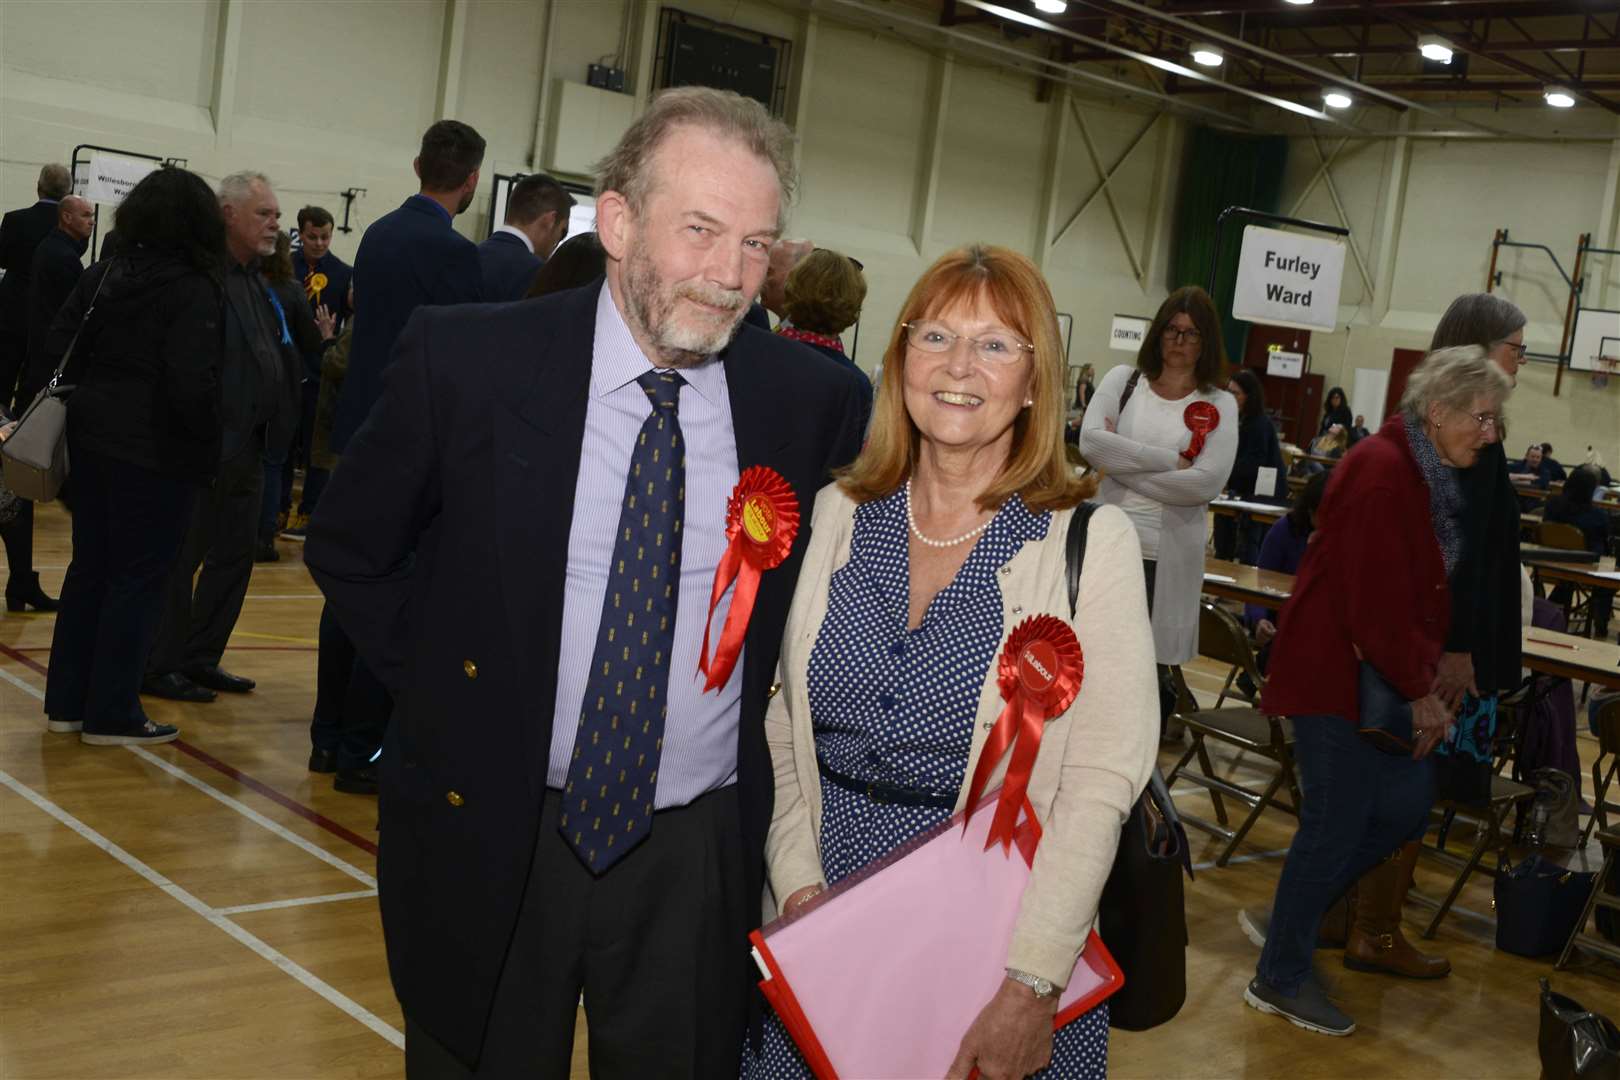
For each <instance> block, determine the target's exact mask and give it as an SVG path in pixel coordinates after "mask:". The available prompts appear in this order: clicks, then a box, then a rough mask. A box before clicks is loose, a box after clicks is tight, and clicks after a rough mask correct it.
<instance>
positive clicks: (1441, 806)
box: [1412, 775, 1536, 938]
mask: <svg viewBox="0 0 1620 1080" xmlns="http://www.w3.org/2000/svg"><path fill="white" fill-rule="evenodd" d="M1535 797H1536V789H1535V788H1533V787H1530V786H1528V785H1526V784H1521V783H1519V782H1518V781H1516V780H1509V779H1508V778H1507V777H1505V776H1495V775H1493V776H1492V777H1491V797H1490V801H1489V802H1487V803H1486V804H1485V805H1484V806H1473V805H1469V804H1466V803H1459V802H1453V801H1452V800H1450V799H1442V800H1441V801H1440V802H1438V803H1436V804H1435V809H1436V810H1438V811H1440V813H1441V820H1440V827H1439V828H1438V829H1437V830H1436V831H1435V838H1434V843H1433V844H1432V845H1431V844H1428V843H1425V844H1424V845H1423V854H1424V855H1425V856H1428V857H1429V858H1431V859H1434V860H1435V861H1436V862H1439V863H1440V864H1441V865H1443V866H1449V867H1452V868H1454V869H1456V870H1457V878H1456V880H1455V881H1453V882H1452V883H1451V891H1450V892H1448V893H1446V898H1445V899H1444V900H1442V901H1440V902H1439V903H1438V904H1437V905H1435V906H1436V908H1437V910H1436V911H1435V913H1434V918H1433V919H1432V920H1431V921H1430V923H1429V926H1428V929H1426V930H1424V931H1423V936H1424V937H1426V938H1432V937H1434V932H1435V931H1436V930H1438V929H1439V928H1440V923H1441V921H1442V920H1444V919H1445V917H1446V914H1447V913H1448V912H1449V911H1450V910H1451V905H1452V904H1454V903H1456V902H1457V897H1458V896H1460V895H1462V891H1463V886H1464V885H1466V884H1468V878H1469V877H1470V876H1471V875H1472V874H1473V873H1474V871H1476V870H1480V869H1484V871H1485V873H1488V874H1490V875H1491V876H1493V877H1495V876H1498V875H1500V874H1501V873H1502V872H1503V870H1504V869H1505V868H1506V865H1507V861H1508V855H1509V848H1510V846H1511V845H1512V843H1513V830H1512V829H1507V830H1506V831H1504V829H1503V826H1504V825H1506V823H1507V817H1508V815H1509V814H1510V813H1512V812H1513V809H1514V808H1515V807H1517V806H1519V805H1520V804H1521V803H1528V802H1530V801H1532V800H1533V799H1535ZM1458 818H1461V819H1462V820H1463V821H1466V822H1469V823H1471V824H1472V825H1473V826H1474V828H1475V830H1476V835H1475V839H1474V847H1473V850H1472V851H1470V852H1469V853H1468V856H1467V857H1466V858H1464V857H1463V856H1461V855H1458V854H1456V853H1455V852H1452V851H1448V850H1447V849H1446V838H1447V836H1448V835H1449V834H1450V832H1451V826H1452V824H1453V823H1454V822H1456V820H1457V819H1458ZM1492 853H1495V855H1496V869H1495V870H1492V869H1490V868H1488V867H1481V865H1480V864H1481V863H1482V862H1483V861H1484V859H1485V856H1487V855H1489V854H1492ZM1412 899H1414V900H1416V901H1418V902H1419V903H1423V904H1434V903H1435V901H1433V900H1431V899H1428V898H1426V897H1422V896H1419V895H1418V894H1417V893H1416V892H1414V893H1413V894H1412Z"/></svg>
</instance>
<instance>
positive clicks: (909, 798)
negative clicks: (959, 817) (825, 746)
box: [816, 757, 956, 810]
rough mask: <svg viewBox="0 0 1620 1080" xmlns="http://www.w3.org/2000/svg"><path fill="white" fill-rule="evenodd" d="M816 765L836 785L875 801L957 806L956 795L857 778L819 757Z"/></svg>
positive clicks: (940, 807)
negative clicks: (939, 793) (845, 773)
mask: <svg viewBox="0 0 1620 1080" xmlns="http://www.w3.org/2000/svg"><path fill="white" fill-rule="evenodd" d="M816 765H817V767H818V768H820V769H821V775H822V776H825V777H826V778H827V779H828V780H830V781H832V782H833V784H835V785H836V786H838V787H841V788H843V789H844V790H845V791H853V792H854V793H855V794H857V795H865V796H866V797H867V798H868V799H870V800H872V801H873V802H875V803H886V804H888V805H891V806H932V807H934V808H936V809H939V810H951V809H954V808H955V807H956V796H955V795H936V794H934V793H933V792H932V791H919V790H917V789H916V788H908V787H901V786H900V785H899V784H886V783H884V782H883V781H882V780H857V779H855V778H854V777H853V776H846V775H844V774H843V773H841V772H839V771H838V770H837V769H834V768H833V767H832V766H830V765H828V764H827V763H826V762H825V761H823V760H821V758H819V757H818V758H816Z"/></svg>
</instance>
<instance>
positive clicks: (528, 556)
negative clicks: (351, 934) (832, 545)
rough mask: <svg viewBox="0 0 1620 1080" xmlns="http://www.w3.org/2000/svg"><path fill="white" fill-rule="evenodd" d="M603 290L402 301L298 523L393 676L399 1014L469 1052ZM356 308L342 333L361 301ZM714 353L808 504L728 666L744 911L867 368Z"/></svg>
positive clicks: (547, 660) (369, 651) (522, 839)
mask: <svg viewBox="0 0 1620 1080" xmlns="http://www.w3.org/2000/svg"><path fill="white" fill-rule="evenodd" d="M357 280H359V281H360V282H361V283H362V285H363V283H364V281H365V277H364V273H363V271H362V273H361V275H360V276H359V277H358V279H357ZM603 288H606V286H605V285H603V284H601V283H600V282H598V283H597V284H595V285H590V286H586V287H585V288H581V289H573V290H569V291H566V292H560V293H555V294H553V295H550V296H545V297H541V298H539V299H535V300H526V301H523V302H520V303H516V304H485V305H463V306H457V307H439V308H428V309H424V310H422V311H419V312H417V314H416V315H415V316H414V317H413V318H412V319H411V322H410V324H409V325H408V326H407V327H406V328H405V332H404V334H403V335H402V336H401V337H400V339H399V347H398V349H397V350H396V351H395V356H394V361H393V364H392V366H391V367H390V368H389V371H388V376H387V379H386V384H385V390H384V393H383V396H382V398H381V400H380V401H378V403H377V407H376V409H375V410H373V411H372V413H371V417H370V419H369V420H367V421H366V423H365V425H364V426H363V427H362V428H361V429H360V431H359V433H358V434H357V435H355V437H354V438H353V440H352V441H351V442H350V443H349V446H348V449H347V450H346V451H345V452H344V455H343V463H342V465H340V466H339V467H338V468H337V469H336V470H335V471H334V472H333V473H332V480H331V483H330V486H329V487H328V488H327V489H326V494H325V495H324V496H322V498H321V505H320V509H318V510H317V511H316V512H315V516H314V519H313V520H312V521H311V523H310V528H309V542H308V544H307V550H306V552H305V559H306V561H307V563H308V565H309V568H310V572H311V573H312V574H313V575H314V577H315V581H316V582H317V584H319V585H320V587H321V590H322V591H323V592H324V593H325V594H326V597H327V602H328V603H330V604H331V606H332V610H333V612H334V613H335V615H336V616H337V618H338V621H339V622H340V623H341V624H342V625H343V628H344V630H345V631H346V632H347V633H348V634H349V636H350V637H351V638H352V639H353V640H354V644H355V648H356V650H357V651H358V652H359V654H360V655H361V656H362V657H363V658H364V660H365V663H366V665H367V666H368V667H369V668H371V669H372V670H373V671H374V672H376V674H377V676H378V677H379V678H380V679H381V680H382V681H383V683H384V684H385V685H387V686H388V687H389V689H391V690H392V691H394V694H395V697H394V701H395V708H394V715H393V719H392V721H391V723H390V724H389V727H388V737H387V740H386V741H385V743H384V746H383V752H382V758H381V760H380V763H379V765H378V771H379V773H380V779H381V782H382V802H381V807H380V813H381V824H380V829H381V833H380V835H381V837H382V842H381V852H380V854H379V857H378V864H377V872H378V882H379V888H380V890H381V892H380V900H381V904H382V917H383V931H384V934H385V936H386V940H387V945H388V967H389V973H390V975H391V976H392V978H393V983H394V989H395V992H396V993H397V994H398V995H399V999H400V1001H401V1002H402V1003H403V1005H404V1008H405V1013H406V1015H408V1016H409V1017H411V1019H412V1020H413V1021H414V1022H416V1023H417V1024H420V1025H421V1026H422V1027H423V1028H424V1029H425V1030H426V1031H427V1032H428V1033H429V1034H431V1035H432V1036H433V1037H434V1038H435V1039H437V1040H439V1041H440V1042H441V1043H443V1044H444V1045H445V1046H446V1047H447V1048H448V1049H449V1050H451V1051H452V1052H453V1053H454V1054H455V1055H456V1056H457V1057H458V1058H461V1059H462V1060H463V1061H466V1062H473V1061H475V1060H476V1059H477V1058H478V1055H479V1051H480V1047H481V1045H482V1042H483V1038H484V1031H485V1028H486V1026H487V1023H488V1019H489V1012H490V1007H491V1003H492V1001H493V999H494V995H495V986H496V982H497V980H498V979H499V977H500V972H501V967H502V965H503V963H505V962H507V952H508V947H509V945H510V943H511V940H512V928H513V926H514V925H515V924H516V920H517V918H518V912H519V908H520V906H521V904H522V902H523V896H524V890H525V888H528V889H531V890H533V889H545V888H547V887H548V885H549V883H548V882H546V881H543V880H538V879H531V878H530V876H529V867H530V862H531V859H532V856H533V854H534V846H535V835H536V831H537V830H538V828H539V826H540V803H541V798H542V796H543V795H544V792H545V788H546V771H547V767H548V763H549V760H550V753H551V731H552V724H553V716H552V710H553V704H554V698H555V696H556V688H557V664H558V658H559V655H560V653H561V649H562V646H563V642H562V640H561V633H562V615H563V592H564V578H565V576H566V573H567V567H568V540H569V532H570V526H571V523H572V519H573V516H574V488H575V482H576V479H577V477H578V474H579V464H580V455H581V453H582V452H583V441H584V437H585V412H586V405H587V401H588V398H589V394H590V378H591V359H592V348H593V340H594V332H595V325H596V304H597V298H598V296H599V295H600V291H601V290H602V289H603ZM357 307H358V310H359V316H358V317H359V320H360V321H359V322H357V323H356V331H357V332H358V330H359V329H360V328H362V327H363V326H364V325H365V322H364V320H365V319H367V318H368V317H369V310H370V309H369V308H368V307H367V306H366V305H365V304H364V303H362V304H359V305H357ZM356 341H357V343H358V337H357V339H356ZM720 359H721V362H722V363H724V365H725V372H726V382H727V385H728V388H729V395H730V400H731V413H732V424H733V429H734V431H735V435H736V443H737V458H738V461H737V465H738V467H739V470H742V469H746V468H748V467H750V466H753V465H768V466H770V467H771V468H773V469H775V470H776V471H777V472H778V473H779V474H781V476H782V477H783V478H784V479H785V480H786V481H787V482H788V484H789V485H791V486H792V488H793V491H794V494H795V495H796V496H797V497H798V502H799V507H800V512H801V515H802V516H801V518H800V526H799V534H798V537H797V539H796V540H795V541H794V543H793V548H792V551H791V552H790V553H789V555H788V557H787V560H786V561H785V562H784V563H783V564H782V565H781V566H779V567H777V568H776V569H774V570H771V571H769V572H767V573H766V574H765V575H764V576H763V578H762V579H761V582H760V587H759V593H758V600H757V602H756V604H755V607H754V612H753V617H752V619H751V620H750V621H749V626H748V633H747V638H746V648H745V650H744V652H743V660H742V664H741V666H740V667H739V669H738V671H737V673H736V674H735V675H734V676H733V678H740V679H741V680H742V684H741V685H742V697H741V706H740V709H741V714H740V726H739V730H738V740H739V742H738V749H737V797H738V801H739V804H740V806H741V810H742V813H741V821H740V831H741V834H742V835H741V836H740V837H739V838H738V839H739V843H740V844H741V845H742V850H743V852H744V853H745V855H746V860H747V861H746V875H747V881H746V883H745V888H744V889H743V890H742V894H741V896H739V897H738V900H737V902H738V904H739V905H741V907H740V908H739V909H738V910H739V911H744V913H745V914H750V915H751V916H752V919H753V922H751V923H750V924H749V925H750V926H753V925H757V923H758V914H759V897H760V895H761V890H762V888H763V886H764V873H765V860H764V848H765V831H766V829H767V828H768V826H769V825H770V820H771V804H772V801H773V798H774V791H775V781H774V778H773V774H772V771H771V759H770V751H769V749H768V747H767V746H766V744H765V727H764V720H765V702H766V696H767V690H768V689H769V688H770V686H771V683H772V681H773V679H774V677H775V674H774V673H775V669H776V659H777V653H778V651H779V649H780V647H781V642H782V631H783V625H784V623H785V621H786V619H787V611H788V605H789V603H790V602H791V601H792V599H793V587H794V583H795V581H796V579H797V577H798V573H799V565H800V562H801V561H802V559H803V557H804V551H805V547H806V545H807V543H808V541H809V534H810V508H811V507H812V506H813V505H814V502H815V495H816V491H817V490H818V489H819V488H820V487H821V486H822V485H823V484H825V483H826V482H827V479H828V474H829V472H830V471H831V470H832V469H834V468H837V467H839V466H842V465H844V464H846V463H848V462H849V461H850V460H851V459H852V458H853V457H854V456H855V453H856V451H857V450H858V449H859V447H860V442H861V431H860V429H859V428H858V427H857V426H856V420H857V418H858V417H859V413H860V406H859V403H858V402H859V393H860V388H859V387H858V386H857V385H856V383H857V381H858V377H857V376H856V375H855V374H854V373H852V372H850V371H849V370H848V369H847V368H843V367H841V366H839V365H836V364H834V363H832V362H831V361H829V360H825V359H823V358H822V357H820V356H817V355H815V354H814V353H812V352H810V351H808V350H804V349H799V348H796V347H794V346H793V345H792V344H791V343H789V342H787V341H784V340H782V339H780V338H776V337H773V336H772V335H770V334H765V333H762V332H760V331H759V330H756V329H754V328H753V327H751V326H743V327H741V328H739V330H738V331H737V336H736V337H735V339H733V341H732V343H731V344H730V345H729V346H728V347H727V348H726V349H725V350H724V351H723V352H722V353H721V354H720ZM351 363H352V361H351ZM349 378H350V379H353V378H354V375H353V368H352V366H351V368H350V374H349ZM345 389H346V388H345ZM575 647H577V643H575ZM586 647H589V644H588V643H587V646H586ZM474 672H476V674H477V678H476V680H474V679H473V678H471V677H470V676H471V675H472V674H473V673H474ZM569 722H572V720H569ZM451 791H453V792H456V793H458V795H457V797H456V798H454V799H447V797H446V792H451ZM525 883H527V884H525ZM740 929H741V933H740V934H739V936H738V938H737V951H736V959H735V963H736V972H735V975H736V978H737V979H739V980H742V979H747V978H748V977H749V975H748V946H747V941H746V937H745V936H744V935H746V932H747V928H740ZM524 959H525V961H526V960H527V958H524ZM512 962H514V963H515V962H518V961H517V960H515V959H514V960H513V961H512ZM741 1036H742V1033H741V1032H738V1037H739V1038H741Z"/></svg>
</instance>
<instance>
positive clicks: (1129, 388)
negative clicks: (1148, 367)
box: [1116, 368, 1142, 419]
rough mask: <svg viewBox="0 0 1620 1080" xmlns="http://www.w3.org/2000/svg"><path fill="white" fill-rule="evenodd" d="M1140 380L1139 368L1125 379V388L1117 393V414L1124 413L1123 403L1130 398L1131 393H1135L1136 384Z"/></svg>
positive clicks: (1121, 414) (1140, 370) (1122, 414)
mask: <svg viewBox="0 0 1620 1080" xmlns="http://www.w3.org/2000/svg"><path fill="white" fill-rule="evenodd" d="M1141 381H1142V369H1141V368H1137V369H1136V370H1135V371H1133V372H1131V377H1130V378H1128V379H1126V380H1125V390H1124V392H1123V393H1121V394H1120V395H1119V416H1124V415H1125V403H1126V402H1127V401H1130V400H1131V395H1132V394H1134V393H1136V384H1137V383H1139V382H1141ZM1116 419H1118V417H1116Z"/></svg>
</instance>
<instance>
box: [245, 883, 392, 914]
mask: <svg viewBox="0 0 1620 1080" xmlns="http://www.w3.org/2000/svg"><path fill="white" fill-rule="evenodd" d="M376 895H377V890H376V889H358V890H356V891H354V892H340V893H327V894H326V895H325V896H295V897H293V898H292V899H290V900H266V901H264V902H262V903H258V904H237V905H235V906H234V907H222V908H215V909H214V910H215V911H217V912H219V913H220V914H221V915H245V914H246V913H248V912H250V911H279V910H281V909H282V908H292V907H307V906H309V905H310V904H335V903H337V902H339V901H341V900H365V899H368V898H370V897H373V896H376Z"/></svg>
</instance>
